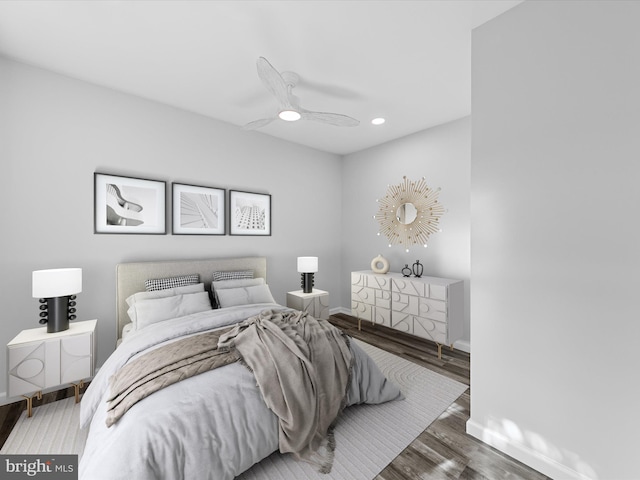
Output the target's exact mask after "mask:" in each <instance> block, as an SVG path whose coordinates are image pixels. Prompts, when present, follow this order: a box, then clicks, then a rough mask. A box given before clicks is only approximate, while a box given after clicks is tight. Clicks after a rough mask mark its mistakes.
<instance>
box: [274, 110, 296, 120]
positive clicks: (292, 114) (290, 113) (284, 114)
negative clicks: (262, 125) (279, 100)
mask: <svg viewBox="0 0 640 480" xmlns="http://www.w3.org/2000/svg"><path fill="white" fill-rule="evenodd" d="M278 116H279V117H280V118H281V119H282V120H285V121H287V122H295V121H296V120H300V114H299V113H298V112H296V111H295V110H283V111H281V112H280V113H279V114H278Z"/></svg>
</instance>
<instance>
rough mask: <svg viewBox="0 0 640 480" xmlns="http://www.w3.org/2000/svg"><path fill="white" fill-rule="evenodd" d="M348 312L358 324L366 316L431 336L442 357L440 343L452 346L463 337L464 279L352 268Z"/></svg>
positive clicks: (399, 328) (395, 326) (416, 333)
mask: <svg viewBox="0 0 640 480" xmlns="http://www.w3.org/2000/svg"><path fill="white" fill-rule="evenodd" d="M406 268H408V267H406ZM351 314H352V315H353V316H355V317H357V319H358V328H360V325H361V322H362V320H367V321H370V322H371V323H373V324H380V325H384V326H386V327H390V328H394V329H396V330H400V331H402V332H405V333H409V334H411V335H416V336H418V337H422V338H426V339H427V340H431V341H433V342H435V343H436V344H437V346H438V358H441V356H442V345H450V346H451V348H453V343H454V342H455V341H456V340H459V339H461V338H462V334H463V316H464V282H463V281H462V280H452V279H446V278H437V277H420V278H407V277H406V276H403V275H402V274H400V273H393V272H391V273H388V274H386V275H379V274H376V273H374V272H372V271H361V272H351Z"/></svg>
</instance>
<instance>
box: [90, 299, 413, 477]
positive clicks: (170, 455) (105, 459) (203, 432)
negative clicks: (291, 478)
mask: <svg viewBox="0 0 640 480" xmlns="http://www.w3.org/2000/svg"><path fill="white" fill-rule="evenodd" d="M264 309H273V310H278V309H284V307H282V306H280V305H275V304H256V305H245V306H238V307H230V308H225V309H219V310H211V311H207V312H201V313H196V314H193V315H189V316H186V317H182V318H178V319H173V320H168V321H165V322H160V323H157V324H155V325H153V326H151V327H148V328H145V329H144V330H141V331H137V332H132V333H131V334H130V335H129V336H128V337H127V338H126V340H125V341H123V342H122V344H121V345H120V346H119V347H118V349H117V350H116V351H115V352H114V353H113V354H112V355H111V356H110V357H109V359H108V360H107V361H106V362H105V363H104V365H103V366H102V367H101V368H100V370H99V372H98V374H97V375H96V376H95V378H94V379H93V381H92V382H91V384H90V386H89V388H88V389H87V391H86V392H85V394H84V396H83V398H82V404H81V414H80V425H81V426H82V427H83V428H88V427H89V426H90V432H89V436H88V439H87V443H86V446H85V449H84V453H83V456H82V458H81V459H80V465H79V477H80V479H81V480H101V479H104V480H118V479H123V480H124V479H126V480H160V479H166V480H180V479H188V480H191V479H198V480H207V479H211V480H227V479H228V480H231V479H233V478H234V477H235V476H237V475H239V474H240V473H242V472H243V471H245V470H247V469H248V468H249V467H251V466H252V465H253V464H254V463H256V462H259V461H260V460H262V459H263V458H265V457H267V456H268V455H270V454H271V453H272V452H274V451H276V450H277V449H278V419H277V417H276V416H275V415H274V414H273V413H272V412H271V411H270V410H269V409H268V408H267V406H266V405H265V403H264V402H263V400H262V397H261V394H260V391H259V389H258V387H257V386H256V382H255V379H254V378H253V374H252V373H251V372H250V371H249V370H248V369H247V368H246V367H244V366H242V365H241V364H240V363H234V364H231V365H227V366H224V367H221V368H217V369H215V370H211V371H209V372H206V373H202V374H200V375H196V376H194V377H191V378H189V379H186V380H183V381H181V382H178V383H176V384H173V385H170V386H168V387H166V388H164V389H162V390H160V391H158V392H156V393H154V394H153V395H151V396H149V397H147V398H145V399H144V400H142V401H141V402H139V403H137V404H136V405H134V406H133V407H132V408H131V409H130V410H129V411H128V412H127V413H126V414H125V415H124V416H123V417H122V418H121V419H120V420H119V421H118V422H117V423H116V424H115V425H113V426H112V427H110V428H107V426H106V424H105V420H106V407H107V404H106V401H105V396H106V395H107V393H108V381H109V377H110V376H111V375H112V374H113V373H115V372H116V371H117V370H118V369H119V368H121V367H122V366H123V365H125V364H126V362H127V361H128V360H130V359H132V358H135V356H136V355H137V354H139V353H141V352H144V351H146V350H148V349H153V348H154V347H156V346H158V345H160V344H162V343H165V342H168V341H172V340H175V339H177V338H182V337H183V336H184V335H190V334H195V333H199V332H203V331H207V330H211V329H215V328H222V327H225V326H228V325H232V324H235V323H238V322H240V321H243V320H245V319H246V318H248V317H250V316H252V315H257V314H258V313H260V312H261V311H262V310H264ZM351 349H352V351H353V353H354V367H353V372H352V383H351V386H350V390H349V394H348V403H349V404H355V403H364V402H366V403H381V402H384V401H388V400H393V399H396V398H401V394H400V392H399V390H398V389H397V387H395V386H394V385H392V384H390V382H387V381H386V379H385V378H384V377H383V376H382V374H381V373H380V371H379V370H378V369H377V367H376V366H375V364H374V363H373V362H372V361H371V360H370V359H369V358H368V356H366V354H365V353H364V352H363V351H362V350H361V349H359V348H358V347H357V346H356V345H355V344H353V342H352V345H351ZM338 448H339V446H338Z"/></svg>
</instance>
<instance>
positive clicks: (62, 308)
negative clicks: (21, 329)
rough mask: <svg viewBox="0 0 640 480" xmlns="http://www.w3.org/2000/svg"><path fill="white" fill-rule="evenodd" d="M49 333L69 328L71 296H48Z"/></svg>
mask: <svg viewBox="0 0 640 480" xmlns="http://www.w3.org/2000/svg"><path fill="white" fill-rule="evenodd" d="M47 311H48V312H49V318H48V319H47V333H56V332H63V331H65V330H69V297H68V296H66V297H54V298H47Z"/></svg>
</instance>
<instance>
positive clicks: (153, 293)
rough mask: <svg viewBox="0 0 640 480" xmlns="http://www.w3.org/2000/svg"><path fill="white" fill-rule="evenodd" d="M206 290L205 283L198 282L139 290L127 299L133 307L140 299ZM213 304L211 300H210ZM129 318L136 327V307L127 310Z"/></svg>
mask: <svg viewBox="0 0 640 480" xmlns="http://www.w3.org/2000/svg"><path fill="white" fill-rule="evenodd" d="M197 292H204V283H196V284H195V285H185V286H184V287H174V288H165V289H164V290H153V291H151V292H138V293H134V294H133V295H131V296H129V297H128V298H127V300H126V302H127V305H129V307H132V306H133V305H135V304H136V302H139V301H140V300H151V299H154V298H164V297H173V296H174V295H180V294H184V293H197ZM209 304H211V302H209ZM127 313H128V314H129V318H130V319H131V322H132V323H133V328H134V329H136V328H137V327H136V321H137V319H136V309H135V308H134V309H131V308H129V310H127Z"/></svg>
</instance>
